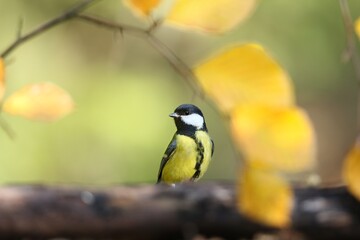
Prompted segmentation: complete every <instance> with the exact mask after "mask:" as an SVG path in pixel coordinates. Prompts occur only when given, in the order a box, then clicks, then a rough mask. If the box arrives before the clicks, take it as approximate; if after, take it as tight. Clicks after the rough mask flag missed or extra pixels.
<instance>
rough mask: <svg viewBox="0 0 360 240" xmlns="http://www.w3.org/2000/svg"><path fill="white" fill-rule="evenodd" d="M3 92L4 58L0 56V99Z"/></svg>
mask: <svg viewBox="0 0 360 240" xmlns="http://www.w3.org/2000/svg"><path fill="white" fill-rule="evenodd" d="M4 93H5V66H4V60H3V59H2V58H0V101H1V100H2V99H3V97H4Z"/></svg>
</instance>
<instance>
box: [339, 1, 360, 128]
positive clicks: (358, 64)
mask: <svg viewBox="0 0 360 240" xmlns="http://www.w3.org/2000/svg"><path fill="white" fill-rule="evenodd" d="M339 3H340V9H341V15H342V18H343V22H344V26H345V31H346V42H347V49H346V56H347V57H348V58H349V59H350V60H351V63H352V65H353V68H354V71H355V77H356V81H357V83H358V85H359V87H358V106H357V107H358V110H357V112H358V113H357V125H358V130H360V58H359V55H358V51H357V49H356V42H355V37H356V36H355V32H354V25H353V20H352V17H351V13H350V9H349V4H348V1H347V0H339Z"/></svg>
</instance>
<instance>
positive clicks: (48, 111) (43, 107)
mask: <svg viewBox="0 0 360 240" xmlns="http://www.w3.org/2000/svg"><path fill="white" fill-rule="evenodd" d="M73 108H74V103H73V100H72V98H71V97H70V95H69V94H68V93H67V92H66V91H65V90H63V89H61V88H60V87H58V86H56V85H55V84H52V83H37V84H30V85H27V86H25V87H23V88H21V89H20V90H18V91H16V92H15V93H14V94H12V95H11V96H10V97H9V98H7V99H6V100H5V102H4V105H3V110H4V111H5V112H7V113H10V114H13V115H19V116H22V117H25V118H28V119H32V120H42V121H54V120H57V119H59V118H61V117H64V116H65V115H67V114H69V113H70V112H71V111H72V110H73Z"/></svg>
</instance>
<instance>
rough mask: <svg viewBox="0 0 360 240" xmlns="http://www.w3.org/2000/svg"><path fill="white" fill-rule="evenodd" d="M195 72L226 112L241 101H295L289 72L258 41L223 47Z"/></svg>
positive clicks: (270, 103)
mask: <svg viewBox="0 0 360 240" xmlns="http://www.w3.org/2000/svg"><path fill="white" fill-rule="evenodd" d="M194 73H195V75H196V77H197V78H198V80H199V83H200V85H201V86H202V88H203V89H204V91H205V93H206V94H207V95H209V96H210V97H211V98H212V99H213V100H214V101H215V103H216V104H217V105H218V108H219V109H220V110H221V111H222V112H223V113H226V114H228V113H229V112H230V111H231V110H232V109H233V108H234V106H235V105H237V104H240V103H241V104H242V103H261V104H266V105H272V106H290V105H292V104H293V102H294V93H293V86H292V83H291V80H290V79H289V77H288V75H287V74H286V73H285V71H284V70H283V69H282V68H281V67H280V66H279V64H278V63H277V62H276V61H275V60H274V59H273V58H271V57H270V56H269V55H268V54H267V53H266V51H265V50H264V49H263V48H262V47H261V46H259V45H256V44H244V45H237V46H234V47H232V48H229V49H227V50H225V51H222V52H221V53H220V54H217V55H215V56H214V57H212V58H210V59H208V60H206V61H205V62H203V63H202V64H200V65H198V66H197V67H196V68H195V69H194Z"/></svg>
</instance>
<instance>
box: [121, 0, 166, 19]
mask: <svg viewBox="0 0 360 240" xmlns="http://www.w3.org/2000/svg"><path fill="white" fill-rule="evenodd" d="M159 2H160V0H124V3H125V5H127V6H128V7H129V8H130V9H131V10H132V11H133V12H135V13H136V14H139V15H141V16H149V15H150V13H151V11H152V10H153V9H154V8H155V7H157V6H158V4H159Z"/></svg>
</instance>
